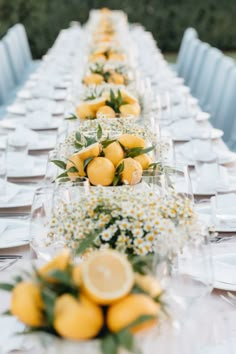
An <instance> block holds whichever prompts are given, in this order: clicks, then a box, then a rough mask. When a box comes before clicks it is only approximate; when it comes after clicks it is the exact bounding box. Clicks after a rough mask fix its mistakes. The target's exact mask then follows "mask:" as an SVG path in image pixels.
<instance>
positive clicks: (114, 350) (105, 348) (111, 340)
mask: <svg viewBox="0 0 236 354" xmlns="http://www.w3.org/2000/svg"><path fill="white" fill-rule="evenodd" d="M101 350H102V353H103V354H118V343H117V342H116V339H115V336H114V335H112V334H109V335H107V336H105V337H104V338H102V340H101Z"/></svg>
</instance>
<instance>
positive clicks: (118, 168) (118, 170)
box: [116, 161, 125, 175]
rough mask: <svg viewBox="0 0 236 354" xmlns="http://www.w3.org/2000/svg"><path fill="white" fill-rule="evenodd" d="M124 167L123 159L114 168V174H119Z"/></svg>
mask: <svg viewBox="0 0 236 354" xmlns="http://www.w3.org/2000/svg"><path fill="white" fill-rule="evenodd" d="M124 168H125V164H124V161H123V162H121V163H120V164H119V165H118V167H117V168H116V174H117V175H119V174H121V172H123V171H124Z"/></svg>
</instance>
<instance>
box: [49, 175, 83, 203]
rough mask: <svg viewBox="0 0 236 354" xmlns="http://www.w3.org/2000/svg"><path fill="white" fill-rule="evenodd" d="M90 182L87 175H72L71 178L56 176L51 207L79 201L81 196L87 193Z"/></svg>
mask: <svg viewBox="0 0 236 354" xmlns="http://www.w3.org/2000/svg"><path fill="white" fill-rule="evenodd" d="M89 188H90V183H89V180H88V178H87V177H74V179H73V180H71V179H70V178H68V177H62V178H58V179H57V180H56V185H55V191H54V196H53V208H57V207H58V205H60V204H61V203H62V202H63V203H71V202H76V201H79V200H80V198H81V197H82V196H85V195H86V194H88V193H89V190H90V189H89Z"/></svg>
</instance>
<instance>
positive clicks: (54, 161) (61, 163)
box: [51, 160, 66, 170]
mask: <svg viewBox="0 0 236 354" xmlns="http://www.w3.org/2000/svg"><path fill="white" fill-rule="evenodd" d="M51 162H53V163H54V164H55V165H56V166H58V167H60V168H62V169H63V170H65V169H66V163H65V162H64V161H61V160H51Z"/></svg>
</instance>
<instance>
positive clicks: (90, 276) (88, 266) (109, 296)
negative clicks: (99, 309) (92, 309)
mask: <svg viewBox="0 0 236 354" xmlns="http://www.w3.org/2000/svg"><path fill="white" fill-rule="evenodd" d="M82 282H83V289H84V292H85V293H86V294H87V296H88V297H89V298H90V299H91V300H93V301H94V302H96V303H97V304H101V305H108V304H111V303H113V302H115V301H117V300H119V299H122V298H123V297H124V296H126V295H127V294H128V293H129V292H130V290H131V289H132V287H133V284H134V272H133V269H132V266H131V264H130V262H129V261H128V259H127V258H126V256H124V255H122V254H121V253H119V252H117V251H114V250H103V251H98V252H93V253H92V254H91V255H90V256H89V257H88V259H87V260H86V261H85V262H84V263H83V264H82Z"/></svg>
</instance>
